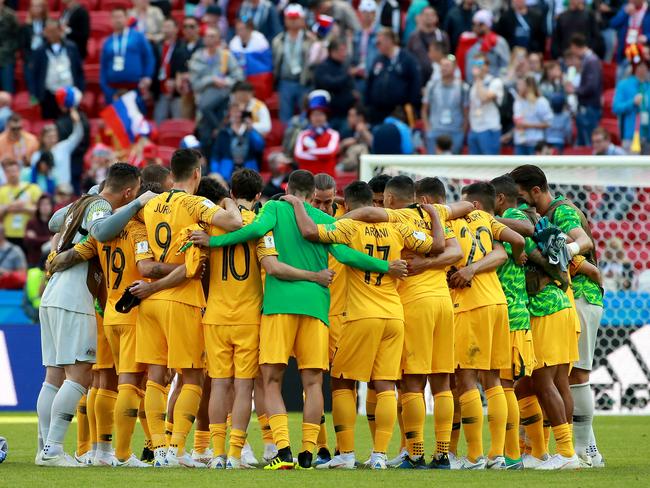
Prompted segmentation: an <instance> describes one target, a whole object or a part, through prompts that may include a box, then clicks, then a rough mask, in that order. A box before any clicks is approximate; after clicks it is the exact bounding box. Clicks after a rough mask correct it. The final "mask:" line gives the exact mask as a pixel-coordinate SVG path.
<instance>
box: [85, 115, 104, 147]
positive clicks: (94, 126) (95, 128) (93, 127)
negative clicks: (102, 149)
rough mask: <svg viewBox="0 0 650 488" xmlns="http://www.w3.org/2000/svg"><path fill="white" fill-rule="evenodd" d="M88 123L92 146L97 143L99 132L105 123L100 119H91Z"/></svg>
mask: <svg viewBox="0 0 650 488" xmlns="http://www.w3.org/2000/svg"><path fill="white" fill-rule="evenodd" d="M88 123H89V124H90V143H91V145H92V144H94V143H95V142H96V139H97V136H98V135H99V131H100V130H101V129H102V127H104V121H103V120H102V119H99V118H91V119H89V120H88Z"/></svg>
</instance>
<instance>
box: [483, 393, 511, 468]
mask: <svg viewBox="0 0 650 488" xmlns="http://www.w3.org/2000/svg"><path fill="white" fill-rule="evenodd" d="M485 396H486V398H487V411H488V426H489V428H490V452H489V453H488V456H489V457H490V458H492V459H494V458H495V457H497V456H503V451H504V446H505V443H506V423H507V421H508V402H507V401H506V396H505V394H504V393H503V387H501V385H499V386H494V387H492V388H489V389H487V390H485Z"/></svg>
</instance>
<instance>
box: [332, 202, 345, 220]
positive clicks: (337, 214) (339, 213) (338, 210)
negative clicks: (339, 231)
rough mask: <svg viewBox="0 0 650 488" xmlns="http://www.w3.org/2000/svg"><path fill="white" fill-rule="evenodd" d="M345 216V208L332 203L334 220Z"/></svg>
mask: <svg viewBox="0 0 650 488" xmlns="http://www.w3.org/2000/svg"><path fill="white" fill-rule="evenodd" d="M344 215H345V206H343V205H341V204H338V203H334V218H335V219H340V218H341V217H343V216H344Z"/></svg>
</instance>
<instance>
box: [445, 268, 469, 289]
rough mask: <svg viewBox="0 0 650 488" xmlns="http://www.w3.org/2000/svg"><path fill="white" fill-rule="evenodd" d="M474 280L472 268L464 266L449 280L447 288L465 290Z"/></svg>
mask: <svg viewBox="0 0 650 488" xmlns="http://www.w3.org/2000/svg"><path fill="white" fill-rule="evenodd" d="M472 278H474V268H473V267H472V266H465V267H464V268H461V269H459V270H458V271H456V272H455V273H454V274H453V275H451V278H450V279H449V286H451V287H452V288H465V287H466V286H470V284H471V283H472Z"/></svg>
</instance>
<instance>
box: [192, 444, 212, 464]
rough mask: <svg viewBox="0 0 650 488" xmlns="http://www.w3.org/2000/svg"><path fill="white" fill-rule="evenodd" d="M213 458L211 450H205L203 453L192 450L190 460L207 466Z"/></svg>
mask: <svg viewBox="0 0 650 488" xmlns="http://www.w3.org/2000/svg"><path fill="white" fill-rule="evenodd" d="M213 457H214V454H213V453H212V449H210V448H207V449H206V450H205V451H203V452H198V451H195V450H192V459H194V460H195V461H198V462H200V463H203V464H208V463H209V462H210V461H211V460H212V458H213Z"/></svg>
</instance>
